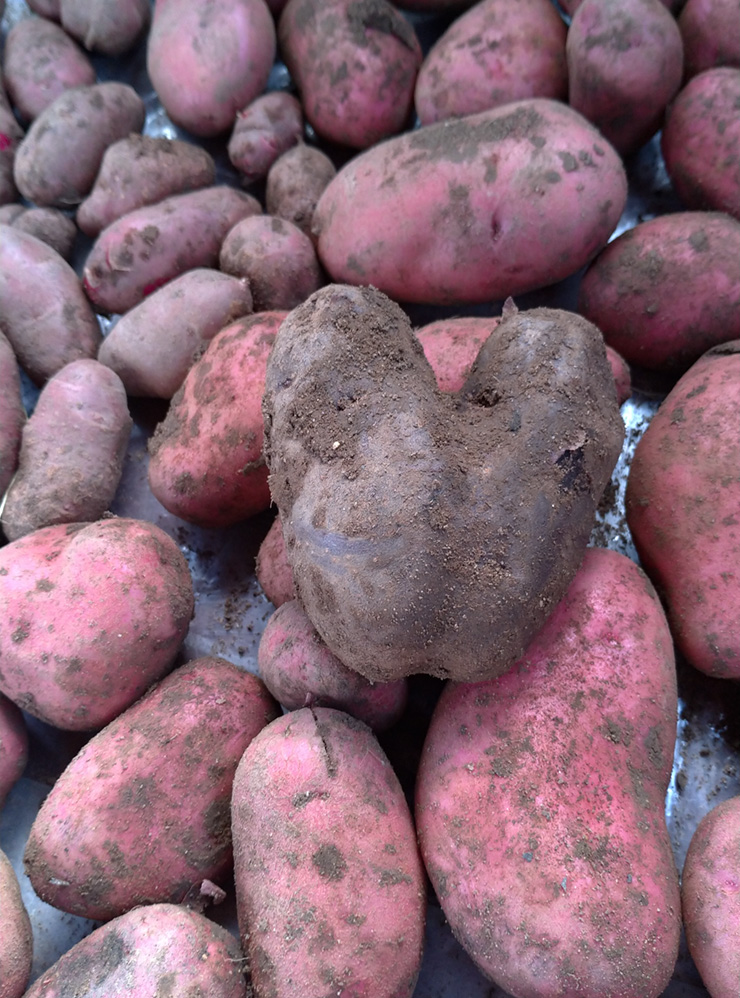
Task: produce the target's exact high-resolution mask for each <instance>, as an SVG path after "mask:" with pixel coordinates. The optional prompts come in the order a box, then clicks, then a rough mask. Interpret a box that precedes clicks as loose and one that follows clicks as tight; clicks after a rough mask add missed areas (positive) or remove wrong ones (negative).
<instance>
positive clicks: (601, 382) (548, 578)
mask: <svg viewBox="0 0 740 998" xmlns="http://www.w3.org/2000/svg"><path fill="white" fill-rule="evenodd" d="M263 412H264V417H265V456H266V458H267V462H268V465H269V468H270V490H271V493H272V496H273V499H274V501H275V502H276V503H277V506H278V509H279V510H280V515H281V520H282V525H283V534H284V537H285V543H286V550H287V552H288V560H289V562H290V563H291V566H292V568H293V575H294V578H295V584H296V593H297V596H298V599H299V600H300V601H301V603H302V604H303V606H304V607H305V609H306V612H307V613H308V616H309V617H310V619H311V620H312V621H313V624H314V626H315V627H316V630H317V631H318V632H319V634H320V635H321V637H322V638H323V640H324V641H325V642H326V644H327V645H328V646H329V648H330V649H331V651H332V652H333V653H334V654H335V655H336V656H337V658H339V659H340V661H342V662H344V664H345V665H346V666H348V668H350V669H354V670H355V671H357V672H359V673H361V674H362V675H364V676H366V677H367V678H368V679H370V680H372V681H373V682H388V681H390V680H393V679H398V678H401V677H402V676H407V675H412V674H414V673H418V672H426V673H430V674H432V675H437V676H440V677H447V676H454V677H456V678H459V679H463V680H467V681H474V680H476V679H482V678H485V677H488V678H490V677H491V676H494V675H496V674H498V673H499V672H502V671H504V670H505V669H507V668H509V667H510V666H511V665H512V664H513V662H514V661H515V660H516V659H517V658H518V657H519V656H520V655H521V654H522V651H523V650H524V647H525V646H526V644H527V642H528V641H529V640H530V638H531V637H532V636H533V634H534V633H535V632H536V630H537V629H538V628H539V627H540V626H541V625H542V624H543V623H544V621H545V619H546V617H547V616H548V615H549V613H550V612H551V611H552V609H553V608H554V606H555V605H556V603H557V602H558V601H559V600H560V598H561V596H562V595H563V593H564V592H565V589H566V588H567V586H568V584H569V583H570V580H571V579H572V577H573V575H574V574H575V572H576V570H577V568H578V565H579V564H580V561H581V559H582V557H583V552H584V551H585V547H586V544H587V541H588V536H589V533H590V531H591V527H592V524H593V516H594V511H595V508H596V504H597V503H598V502H599V499H600V497H601V493H602V491H603V489H604V486H605V485H606V483H607V481H608V480H609V477H610V475H611V472H612V469H613V467H614V464H615V462H616V459H617V457H618V455H619V452H620V448H621V442H622V437H623V434H624V429H623V423H622V419H621V416H620V414H619V409H618V407H617V401H616V394H615V391H614V381H613V377H612V374H611V369H610V367H609V364H608V362H607V360H606V354H605V351H604V344H603V340H602V337H601V334H600V333H599V331H598V330H597V329H596V328H595V327H594V326H592V325H591V324H590V323H586V322H585V320H582V319H580V318H579V317H577V316H575V315H573V314H571V313H567V312H562V311H557V310H554V309H553V310H550V309H533V310H531V311H530V312H523V313H518V314H517V313H516V312H515V311H513V314H510V315H509V317H508V319H505V320H504V321H502V322H501V324H500V325H499V327H498V329H497V335H496V336H494V337H489V339H488V340H487V341H486V343H485V344H484V346H483V348H482V349H481V352H480V353H479V354H478V359H477V360H476V363H475V365H474V367H473V370H472V372H471V374H470V376H469V377H468V379H467V381H466V383H465V385H464V386H463V388H462V390H461V391H460V392H459V393H457V394H456V395H452V394H450V393H443V392H440V391H439V389H438V387H437V384H436V380H435V377H434V373H433V371H432V370H431V368H430V366H429V364H428V362H427V361H426V359H425V357H424V355H423V352H422V348H421V346H420V344H419V341H418V340H417V339H416V337H415V336H414V335H413V333H412V331H411V327H410V325H409V323H408V319H407V318H406V316H405V315H404V313H403V312H402V311H401V309H400V308H399V307H398V306H397V305H395V304H394V303H393V302H391V301H390V300H389V299H388V298H386V297H385V296H384V295H382V294H381V293H380V292H378V291H376V290H374V289H371V288H363V289H358V288H352V287H349V286H338V285H330V286H329V287H327V288H324V289H322V290H321V291H318V292H317V293H316V294H315V295H312V296H311V298H309V299H308V301H307V302H306V303H304V305H301V306H299V308H297V309H294V310H293V312H291V313H290V315H289V317H288V318H287V319H286V321H285V322H284V323H283V325H282V327H281V329H280V332H279V334H278V336H277V339H276V341H275V346H274V348H273V352H272V354H271V356H270V359H269V362H268V366H267V380H266V385H265V397H264V403H263Z"/></svg>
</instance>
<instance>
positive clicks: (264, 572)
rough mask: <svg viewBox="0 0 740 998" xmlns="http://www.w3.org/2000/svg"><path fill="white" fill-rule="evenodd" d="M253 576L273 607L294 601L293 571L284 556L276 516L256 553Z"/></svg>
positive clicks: (283, 544)
mask: <svg viewBox="0 0 740 998" xmlns="http://www.w3.org/2000/svg"><path fill="white" fill-rule="evenodd" d="M254 574H255V576H256V578H257V581H258V582H259V584H260V586H261V587H262V591H263V592H264V594H265V596H266V597H267V598H268V599H269V601H270V602H271V603H272V605H273V606H275V607H279V606H282V605H283V603H287V602H288V600H292V599H295V585H294V582H293V569H292V568H291V567H290V563H289V562H288V559H287V557H286V554H285V540H284V539H283V526H282V523H281V522H280V514H278V515H277V516H276V517H275V519H274V521H273V524H272V526H271V527H270V529H269V530H268V531H267V534H266V535H265V539H264V540H263V541H262V543H261V544H260V549H259V551H258V552H257V563H256V565H255V569H254Z"/></svg>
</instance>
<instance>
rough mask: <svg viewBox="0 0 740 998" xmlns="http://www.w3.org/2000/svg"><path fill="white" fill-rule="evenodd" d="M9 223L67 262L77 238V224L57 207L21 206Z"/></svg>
mask: <svg viewBox="0 0 740 998" xmlns="http://www.w3.org/2000/svg"><path fill="white" fill-rule="evenodd" d="M10 224H11V225H13V226H15V228H16V229H19V230H20V231H21V232H27V233H28V234H29V235H30V236H35V237H36V238H37V239H40V240H41V242H42V243H46V245H47V246H51V248H52V249H53V250H56V252H57V253H58V254H59V256H61V257H62V259H64V260H66V261H67V263H69V261H70V259H71V257H72V251H73V249H74V244H75V239H76V238H77V226H76V225H75V223H74V222H73V221H72V219H71V218H68V216H67V215H65V214H64V212H62V211H59V209H58V208H23V209H22V211H21V213H20V214H19V215H18V216H17V217H16V218H14V219H13V221H12V222H11V223H10Z"/></svg>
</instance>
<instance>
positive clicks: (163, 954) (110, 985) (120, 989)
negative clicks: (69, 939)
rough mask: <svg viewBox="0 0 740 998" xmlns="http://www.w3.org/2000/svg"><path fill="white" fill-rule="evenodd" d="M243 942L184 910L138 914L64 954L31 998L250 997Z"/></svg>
mask: <svg viewBox="0 0 740 998" xmlns="http://www.w3.org/2000/svg"><path fill="white" fill-rule="evenodd" d="M242 963H243V957H242V953H241V949H240V947H239V943H238V942H237V941H236V939H234V937H233V936H232V935H231V933H230V932H227V931H226V929H222V928H221V926H220V925H216V924H215V923H214V922H212V921H211V920H210V919H208V918H206V917H205V916H203V915H199V914H198V913H197V912H195V911H189V910H188V909H187V908H183V907H181V906H180V905H174V904H153V905H144V906H143V907H141V908H134V909H133V911H129V912H127V913H126V914H125V915H121V916H120V917H119V918H114V919H113V920H112V921H110V922H108V924H107V925H103V926H101V927H100V928H99V929H95V930H94V931H93V932H91V933H90V935H89V936H86V937H85V938H84V939H83V940H82V941H81V942H79V943H77V944H76V945H75V946H73V947H72V948H71V949H70V950H68V951H67V952H66V953H64V954H63V955H62V956H61V957H60V958H59V959H58V960H57V962H56V963H55V964H53V965H52V966H51V967H49V969H48V970H47V971H46V973H45V974H43V975H42V976H41V977H39V979H38V980H37V981H36V982H35V983H34V984H33V985H32V986H31V987H30V988H29V990H28V991H27V992H26V994H25V996H24V998H68V996H71V995H84V996H85V998H152V996H153V995H157V996H160V995H161V996H162V998H164V996H165V995H171V996H183V998H184V996H185V995H187V996H188V998H191V996H192V998H198V996H201V995H207V996H208V998H247V990H246V982H245V979H244V973H243V971H242Z"/></svg>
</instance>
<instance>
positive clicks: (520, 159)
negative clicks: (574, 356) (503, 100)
mask: <svg viewBox="0 0 740 998" xmlns="http://www.w3.org/2000/svg"><path fill="white" fill-rule="evenodd" d="M626 195H627V181H626V177H625V173H624V167H623V166H622V162H621V160H620V159H619V157H618V156H617V154H616V152H615V151H614V149H613V148H612V147H611V146H610V145H609V144H608V142H606V141H605V140H604V139H603V137H602V136H601V135H600V134H599V133H598V132H597V131H596V129H595V128H593V126H592V125H590V124H589V123H588V122H587V121H586V120H585V118H582V117H581V115H579V114H578V113H577V112H575V111H573V110H571V109H570V108H568V107H566V106H565V105H564V104H560V103H558V102H557V101H551V100H545V99H536V100H528V101H515V102H513V103H511V104H506V105H504V106H503V107H501V108H497V109H495V110H493V111H486V112H482V113H481V114H474V115H469V116H467V117H465V118H460V119H457V120H451V121H443V122H440V123H438V124H436V125H427V126H425V127H424V128H419V129H417V130H416V131H413V132H409V133H407V134H405V135H401V136H398V137H396V138H393V139H389V140H388V141H387V142H383V143H381V144H380V145H378V146H376V147H375V148H373V149H369V150H367V151H366V152H364V153H362V154H360V155H359V156H357V157H355V158H354V159H353V160H350V162H349V163H347V165H346V166H344V167H343V168H342V169H341V170H340V171H339V173H338V174H337V176H336V177H335V178H334V180H332V181H331V183H330V184H329V186H328V187H327V188H326V190H325V191H324V193H323V195H322V196H321V200H320V201H319V203H318V205H317V207H316V212H315V213H314V221H313V228H314V232H315V234H316V236H317V238H318V252H319V258H320V260H321V262H322V263H323V264H324V266H325V267H326V269H327V270H328V272H329V274H330V276H331V277H332V279H333V280H335V281H337V282H346V283H348V284H372V285H374V286H375V287H377V288H379V289H380V290H381V291H384V292H385V293H386V294H388V295H390V297H391V298H395V299H396V300H399V301H408V302H425V303H428V304H456V303H464V302H484V301H489V300H495V299H501V298H506V297H507V296H508V295H516V294H519V293H522V292H524V291H531V290H533V289H534V288H537V287H541V286H543V285H546V284H552V283H553V282H555V281H559V280H562V279H563V278H564V277H567V276H568V275H570V274H573V273H575V272H576V271H577V270H578V269H579V268H580V267H582V266H583V265H584V264H586V263H588V262H589V260H591V259H592V257H593V256H595V254H596V253H597V252H598V251H599V250H600V249H601V248H602V247H603V246H605V245H606V242H607V240H608V238H609V235H610V234H611V232H612V230H613V229H614V226H615V225H616V223H617V220H618V219H619V216H620V215H621V213H622V209H623V207H624V204H625V200H626Z"/></svg>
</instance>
